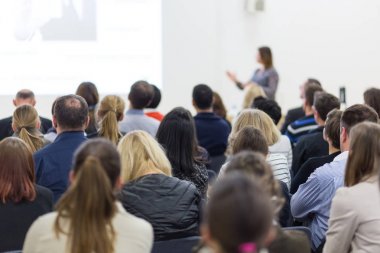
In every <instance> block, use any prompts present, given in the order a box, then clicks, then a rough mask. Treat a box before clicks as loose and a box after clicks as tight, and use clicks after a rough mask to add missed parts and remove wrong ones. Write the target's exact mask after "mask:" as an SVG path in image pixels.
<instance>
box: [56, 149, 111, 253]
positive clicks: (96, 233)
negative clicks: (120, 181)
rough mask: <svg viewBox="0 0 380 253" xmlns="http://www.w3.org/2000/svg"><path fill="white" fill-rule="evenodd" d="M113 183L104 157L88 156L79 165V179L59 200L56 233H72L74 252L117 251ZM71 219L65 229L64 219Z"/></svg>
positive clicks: (77, 175)
mask: <svg viewBox="0 0 380 253" xmlns="http://www.w3.org/2000/svg"><path fill="white" fill-rule="evenodd" d="M115 200H116V198H115V196H114V195H113V189H112V184H111V181H110V179H109V177H108V176H107V173H106V172H105V169H104V168H103V167H102V165H101V163H100V160H99V159H98V158H96V157H94V156H88V157H87V158H86V159H85V161H84V162H83V163H82V165H81V166H80V167H79V168H77V170H76V174H75V179H74V181H73V183H72V185H71V186H70V188H69V189H68V191H67V192H66V193H65V194H64V195H63V196H62V198H61V199H60V201H59V202H58V204H57V206H56V209H57V212H58V215H57V219H56V220H55V224H54V229H55V233H56V236H57V237H59V234H60V233H63V234H67V235H68V242H69V243H68V246H69V247H70V250H69V251H68V252H71V253H82V252H93V253H113V252H114V251H115V249H114V242H115V237H116V233H115V230H114V228H113V225H112V218H113V216H114V215H115V214H116V212H117V207H116V204H115ZM62 219H67V220H68V221H69V228H68V229H69V230H68V231H63V229H62V227H61V220H62Z"/></svg>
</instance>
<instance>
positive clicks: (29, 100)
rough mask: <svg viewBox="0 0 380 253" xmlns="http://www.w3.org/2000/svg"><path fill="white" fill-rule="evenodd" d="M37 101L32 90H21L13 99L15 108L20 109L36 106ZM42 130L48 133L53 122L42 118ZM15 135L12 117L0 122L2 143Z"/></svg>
mask: <svg viewBox="0 0 380 253" xmlns="http://www.w3.org/2000/svg"><path fill="white" fill-rule="evenodd" d="M36 103H37V102H36V99H35V97H34V93H33V91H31V90H26V89H24V90H20V91H19V92H17V94H16V98H14V99H13V105H14V106H15V107H18V106H20V105H25V104H28V105H31V106H33V107H34V106H35V105H36ZM40 122H41V126H40V130H41V132H42V133H46V132H47V130H48V129H49V128H51V126H52V123H51V120H49V119H46V118H44V117H41V116H40ZM12 135H13V129H12V116H10V117H8V118H4V119H1V120H0V141H1V140H2V139H4V138H6V137H9V136H12Z"/></svg>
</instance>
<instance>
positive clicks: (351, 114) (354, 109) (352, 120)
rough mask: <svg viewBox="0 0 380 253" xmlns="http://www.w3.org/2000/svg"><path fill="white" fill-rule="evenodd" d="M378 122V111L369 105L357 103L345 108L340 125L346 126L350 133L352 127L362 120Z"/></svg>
mask: <svg viewBox="0 0 380 253" xmlns="http://www.w3.org/2000/svg"><path fill="white" fill-rule="evenodd" d="M365 121H368V122H373V123H378V121H379V116H378V114H377V112H376V111H375V110H374V109H373V108H371V107H369V106H368V105H362V104H356V105H352V106H350V107H348V108H347V109H346V110H344V112H343V114H342V118H341V119H340V126H341V127H344V128H345V129H346V131H347V133H348V134H349V133H350V130H351V128H353V127H354V126H355V125H357V124H359V123H361V122H365Z"/></svg>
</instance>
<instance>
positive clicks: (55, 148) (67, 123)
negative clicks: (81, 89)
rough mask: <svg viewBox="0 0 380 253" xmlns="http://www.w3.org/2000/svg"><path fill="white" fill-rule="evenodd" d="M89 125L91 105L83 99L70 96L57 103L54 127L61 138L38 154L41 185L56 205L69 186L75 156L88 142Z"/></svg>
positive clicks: (39, 181) (37, 160)
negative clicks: (48, 192) (45, 188)
mask: <svg viewBox="0 0 380 253" xmlns="http://www.w3.org/2000/svg"><path fill="white" fill-rule="evenodd" d="M88 122H89V117H88V108H87V103H86V101H85V100H84V99H83V98H82V97H80V96H77V95H66V96H62V97H60V98H58V99H57V100H56V101H55V106H54V115H53V125H54V128H55V129H56V130H57V134H58V136H57V138H56V139H55V141H54V142H53V143H52V144H49V145H47V146H46V147H44V148H43V149H40V150H39V151H37V152H36V153H35V154H34V162H35V165H36V178H37V183H38V184H39V185H42V186H45V187H47V188H49V189H50V190H52V192H53V193H54V201H55V202H56V201H57V200H58V199H59V198H60V197H61V195H62V194H63V193H64V192H65V191H66V189H67V187H68V177H69V171H70V168H71V161H72V157H73V154H74V151H75V150H76V149H77V148H78V147H79V145H80V144H81V143H82V142H84V141H85V140H86V137H85V136H84V130H85V129H86V127H87V125H88Z"/></svg>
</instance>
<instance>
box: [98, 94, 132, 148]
mask: <svg viewBox="0 0 380 253" xmlns="http://www.w3.org/2000/svg"><path fill="white" fill-rule="evenodd" d="M124 109H125V103H124V100H123V99H122V98H121V97H119V96H114V95H109V96H105V97H104V98H103V99H102V101H101V102H100V106H99V110H98V116H99V118H100V128H99V135H100V136H102V137H104V138H106V139H108V140H110V141H111V142H112V143H114V144H117V143H118V142H119V140H120V138H121V137H122V134H121V133H120V131H119V126H118V122H119V121H121V119H122V118H123V113H124Z"/></svg>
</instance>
